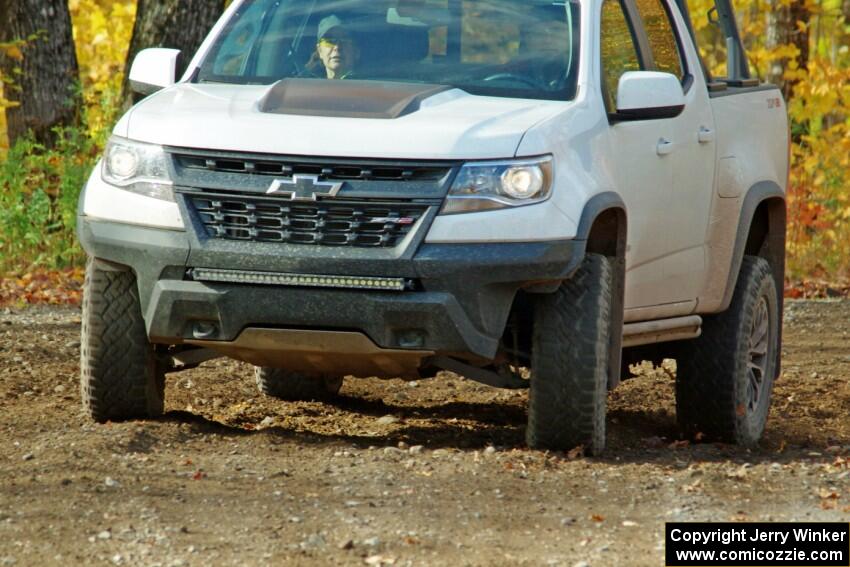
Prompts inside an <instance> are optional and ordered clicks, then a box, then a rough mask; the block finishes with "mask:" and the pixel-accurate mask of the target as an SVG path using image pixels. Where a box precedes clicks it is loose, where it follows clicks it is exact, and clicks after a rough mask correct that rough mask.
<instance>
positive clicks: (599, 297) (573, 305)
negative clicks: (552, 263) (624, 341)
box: [526, 254, 615, 454]
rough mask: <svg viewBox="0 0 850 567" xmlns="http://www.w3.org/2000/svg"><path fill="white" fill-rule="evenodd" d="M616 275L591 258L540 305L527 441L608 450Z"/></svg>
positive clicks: (554, 446)
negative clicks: (607, 428)
mask: <svg viewBox="0 0 850 567" xmlns="http://www.w3.org/2000/svg"><path fill="white" fill-rule="evenodd" d="M614 284H615V282H614V270H613V267H612V265H611V261H610V260H609V259H608V258H606V257H605V256H602V255H599V254H588V255H587V257H586V258H585V259H584V261H583V263H582V265H581V267H579V269H578V270H577V271H576V273H575V274H574V275H573V277H572V278H570V280H569V281H566V282H564V283H563V284H562V285H561V287H560V288H559V289H558V291H557V292H555V293H553V294H551V295H546V296H540V297H539V298H538V300H537V303H536V305H535V312H534V334H533V337H534V338H533V344H532V361H531V390H530V392H529V400H528V428H527V430H526V442H527V443H528V445H529V446H530V447H534V448H546V449H560V450H564V449H571V448H573V447H576V446H578V445H583V446H584V447H585V449H586V450H587V451H588V452H589V453H592V454H598V453H600V452H601V451H603V450H604V448H605V405H606V396H607V391H608V365H609V361H610V357H609V351H610V348H611V341H610V337H611V326H612V305H613V301H614V288H615V285H614Z"/></svg>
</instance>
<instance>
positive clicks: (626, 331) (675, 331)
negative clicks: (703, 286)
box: [623, 315, 702, 348]
mask: <svg viewBox="0 0 850 567" xmlns="http://www.w3.org/2000/svg"><path fill="white" fill-rule="evenodd" d="M701 333H702V317H700V316H699V315H689V316H687V317H674V318H672V319H658V320H657V321H643V322H641V323H628V324H626V325H623V347H624V348H625V347H634V346H641V345H649V344H653V343H660V342H665V341H678V340H682V339H695V338H697V337H699V336H700V334H701Z"/></svg>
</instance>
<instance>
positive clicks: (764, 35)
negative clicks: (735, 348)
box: [0, 0, 850, 303]
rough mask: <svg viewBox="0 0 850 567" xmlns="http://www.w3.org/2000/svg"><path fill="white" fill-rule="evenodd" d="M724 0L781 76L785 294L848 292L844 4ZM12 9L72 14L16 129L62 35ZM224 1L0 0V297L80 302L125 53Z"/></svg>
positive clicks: (698, 6)
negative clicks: (46, 51) (37, 67)
mask: <svg viewBox="0 0 850 567" xmlns="http://www.w3.org/2000/svg"><path fill="white" fill-rule="evenodd" d="M734 3H735V8H736V11H737V13H738V24H739V27H740V28H741V32H742V37H743V39H744V43H745V45H746V47H747V50H748V55H749V58H750V66H751V70H752V71H753V73H754V74H757V75H758V76H759V78H761V79H762V80H766V81H769V82H773V83H776V84H779V85H780V86H781V88H782V90H783V92H784V93H785V96H786V100H787V101H788V108H789V115H790V118H791V132H792V139H793V145H792V149H791V158H792V159H791V172H790V185H789V188H788V220H789V223H788V241H787V242H788V244H787V253H788V280H789V284H788V286H787V288H786V292H787V293H789V295H792V296H795V295H796V296H800V295H809V294H811V293H813V292H818V291H819V292H824V291H828V292H829V293H834V290H839V292H840V290H844V291H846V290H847V289H848V280H850V0H734ZM15 5H18V9H19V10H23V11H22V12H20V13H21V14H24V15H26V14H28V13H31V12H32V10H34V9H35V8H34V7H36V6H43V7H44V9H45V10H47V9H48V8H49V9H50V10H57V11H59V12H62V13H65V14H67V15H68V16H70V23H69V24H66V25H67V27H70V28H71V30H72V37H73V40H71V39H70V37H69V39H68V40H67V41H66V43H71V41H72V43H73V50H70V49H68V51H69V53H70V55H71V56H72V57H73V56H75V59H76V62H75V67H76V72H75V75H76V76H75V77H73V84H74V85H75V86H74V88H73V90H72V92H69V93H67V94H66V95H62V96H67V98H68V103H67V107H68V108H67V112H66V113H64V114H62V115H61V116H58V117H57V118H56V119H55V120H53V121H52V122H51V123H49V124H48V125H47V126H48V127H47V128H46V129H44V128H43V129H41V130H38V129H36V130H34V131H33V133H31V134H27V133H21V131H20V130H21V127H20V125H16V124H15V123H14V121H13V120H10V121H9V123H8V127H7V119H6V118H7V117H6V111H7V110H8V111H10V112H14V109H15V108H16V107H18V106H20V105H21V104H26V103H27V102H28V99H27V98H26V97H27V96H29V94H28V93H26V92H24V91H25V86H26V75H25V73H26V69H27V68H28V67H27V64H28V62H29V61H28V57H35V54H36V52H37V51H38V48H39V46H40V42H41V43H43V44H45V45H46V44H49V43H51V41H52V42H53V43H54V44H55V43H56V42H57V38H59V34H58V32H56V31H55V30H42V29H35V30H34V31H31V32H29V33H26V35H22V34H21V33H19V34H18V35H15V32H16V31H17V32H20V29H19V28H16V29H13V27H14V26H11V25H8V24H9V22H11V20H12V16H9V12H8V10H10V9H14V6H15ZM225 5H226V2H225V1H223V0H219V1H217V2H216V1H214V0H67V1H64V0H62V1H59V0H0V276H4V277H3V278H2V279H0V282H2V283H0V303H3V302H4V300H5V301H8V300H9V299H10V298H11V299H12V300H15V301H23V302H31V301H49V302H63V301H72V302H73V301H76V300H77V299H78V296H79V293H78V288H79V281H80V278H81V270H80V267H81V265H82V263H83V261H84V255H83V253H82V251H81V250H80V248H79V245H78V244H77V242H76V237H75V236H74V228H75V216H76V203H77V198H78V196H79V191H80V189H81V187H82V186H83V184H84V183H85V180H86V178H87V176H88V175H89V173H90V171H91V169H92V167H93V166H94V163H95V162H96V160H97V158H98V156H99V154H100V152H101V150H102V148H103V145H104V143H105V141H106V139H107V138H108V136H109V132H110V130H111V128H112V125H113V124H114V122H115V120H116V119H117V117H118V116H119V115H120V113H121V112H122V111H123V109H124V108H126V107H127V105H128V95H127V93H126V92H122V89H124V85H123V79H124V73H125V69H126V65H127V61H128V59H130V58H132V55H133V53H135V52H137V51H138V49H139V48H140V47H153V46H164V47H178V48H180V47H185V46H186V45H187V44H192V45H193V47H194V46H196V45H197V44H198V43H199V42H200V37H202V36H203V34H204V33H205V32H206V30H207V29H208V28H209V25H210V23H211V22H212V21H214V20H215V18H216V17H217V15H218V14H220V13H221V11H222V10H223V8H224V6H225ZM10 6H11V7H12V8H10ZM690 6H691V12H692V14H691V15H692V17H693V20H694V25H695V28H696V33H697V35H698V40H699V43H700V49H701V51H702V55H703V57H704V59H705V62H706V65H707V66H708V67H709V68H710V70H711V71H712V72H714V73H715V74H716V75H717V76H722V75H723V74H724V70H725V48H724V45H723V42H722V41H721V38H720V36H719V33H718V31H717V27H716V25H714V24H713V23H712V20H713V17H712V15H711V14H710V9H711V7H712V6H713V0H690ZM4 10H5V11H6V13H5V14H4ZM27 10H30V12H27ZM201 12H205V14H204V15H203V18H199V16H198V15H197V14H199V13H201ZM49 13H50V14H53V13H54V12H52V11H51V12H49ZM187 14H189V16H187ZM192 14H194V15H192ZM181 17H182V18H183V20H182V21H181V20H180V18H181ZM187 18H188V19H187ZM3 19H5V20H6V21H3ZM50 21H51V22H53V21H54V20H50ZM166 24H168V25H166ZM30 25H33V24H30ZM4 27H5V28H6V29H5V31H6V33H5V34H4V33H3V32H4ZM36 28H37V25H36ZM187 30H194V32H193V33H192V32H189V33H187ZM187 36H193V37H187ZM59 39H61V38H59ZM69 47H70V46H69ZM59 48H61V46H60V47H59ZM59 48H56V49H59ZM128 53H129V57H128ZM4 95H5V97H4ZM49 122H50V121H49ZM10 138H12V140H11V142H12V143H11V145H10V143H9V142H10ZM801 282H802V284H801Z"/></svg>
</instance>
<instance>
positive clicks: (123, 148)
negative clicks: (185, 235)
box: [101, 136, 174, 201]
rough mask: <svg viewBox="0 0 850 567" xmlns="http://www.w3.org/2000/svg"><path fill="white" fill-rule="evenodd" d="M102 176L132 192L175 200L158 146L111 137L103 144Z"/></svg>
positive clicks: (166, 167) (160, 149)
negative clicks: (104, 148)
mask: <svg viewBox="0 0 850 567" xmlns="http://www.w3.org/2000/svg"><path fill="white" fill-rule="evenodd" d="M101 177H103V180H104V181H106V182H107V183H109V184H110V185H114V186H116V187H119V188H121V189H125V190H127V191H132V192H133V193H138V194H140V195H146V196H148V197H153V198H154V199H162V200H163V201H174V190H173V187H172V185H173V183H172V181H171V177H170V176H169V174H168V156H167V155H166V154H165V151H163V149H162V147H161V146H155V145H153V144H144V143H142V142H133V141H132V140H127V139H125V138H118V137H116V136H113V137H112V138H111V139H110V140H109V143H108V144H107V145H106V152H105V154H104V159H103V169H102V170H101Z"/></svg>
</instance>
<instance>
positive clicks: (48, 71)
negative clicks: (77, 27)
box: [0, 0, 80, 145]
mask: <svg viewBox="0 0 850 567" xmlns="http://www.w3.org/2000/svg"><path fill="white" fill-rule="evenodd" d="M0 42H2V43H6V44H10V47H7V48H6V49H2V50H0V76H2V77H4V78H5V80H7V81H8V80H11V81H12V84H11V85H9V84H7V85H6V88H4V94H5V97H6V99H7V100H9V101H11V102H15V103H18V105H17V106H13V107H10V108H7V109H6V123H7V134H8V137H9V144H10V145H11V144H14V143H15V140H17V139H18V138H20V137H21V136H23V135H24V134H26V132H27V131H28V130H32V132H33V134H34V135H35V139H36V140H37V141H39V142H41V143H45V144H50V143H51V142H52V141H53V138H54V136H53V132H52V129H53V128H54V127H55V126H60V125H64V124H72V123H74V121H75V120H76V119H77V118H78V112H79V109H80V100H79V94H78V92H77V83H78V81H79V67H78V66H77V54H76V52H75V51H74V38H73V35H72V33H71V16H70V14H69V12H68V3H67V2H66V1H62V0H0Z"/></svg>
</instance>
